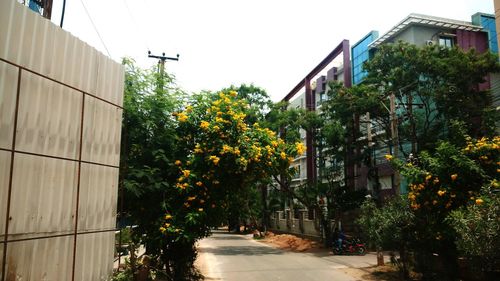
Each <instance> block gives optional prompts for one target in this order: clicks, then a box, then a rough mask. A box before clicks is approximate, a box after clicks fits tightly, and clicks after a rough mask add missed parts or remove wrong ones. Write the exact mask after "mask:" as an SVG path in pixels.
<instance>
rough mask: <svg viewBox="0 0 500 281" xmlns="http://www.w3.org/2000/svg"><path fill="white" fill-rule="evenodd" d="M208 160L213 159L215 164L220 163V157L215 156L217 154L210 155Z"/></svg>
mask: <svg viewBox="0 0 500 281" xmlns="http://www.w3.org/2000/svg"><path fill="white" fill-rule="evenodd" d="M208 160H209V161H212V162H213V163H214V165H218V164H219V161H220V158H219V157H217V156H215V155H210V157H208Z"/></svg>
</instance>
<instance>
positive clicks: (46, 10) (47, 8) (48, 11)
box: [42, 0, 66, 20]
mask: <svg viewBox="0 0 500 281" xmlns="http://www.w3.org/2000/svg"><path fill="white" fill-rule="evenodd" d="M52 1H53V0H44V1H43V2H42V3H43V15H42V16H43V17H44V18H46V19H49V20H50V18H51V17H52ZM65 2H66V1H65Z"/></svg>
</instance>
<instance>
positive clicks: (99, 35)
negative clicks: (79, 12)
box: [80, 0, 111, 58]
mask: <svg viewBox="0 0 500 281" xmlns="http://www.w3.org/2000/svg"><path fill="white" fill-rule="evenodd" d="M80 3H82V6H83V9H84V10H85V13H87V16H88V17H89V20H90V22H91V23H92V26H93V27H94V30H95V32H96V33H97V36H98V37H99V40H101V44H102V45H103V46H104V49H106V52H107V53H108V56H109V57H110V58H111V54H110V53H109V50H108V47H107V46H106V44H104V40H103V39H102V37H101V34H100V33H99V31H98V30H97V27H96V25H95V23H94V21H93V20H92V17H91V16H90V13H89V11H88V10H87V7H86V6H85V4H84V3H83V0H80Z"/></svg>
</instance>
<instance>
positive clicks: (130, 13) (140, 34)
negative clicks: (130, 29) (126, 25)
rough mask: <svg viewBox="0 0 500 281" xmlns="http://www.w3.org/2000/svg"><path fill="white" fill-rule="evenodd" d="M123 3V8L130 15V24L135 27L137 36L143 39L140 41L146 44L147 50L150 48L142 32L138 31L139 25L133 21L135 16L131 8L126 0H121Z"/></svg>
mask: <svg viewBox="0 0 500 281" xmlns="http://www.w3.org/2000/svg"><path fill="white" fill-rule="evenodd" d="M123 3H124V4H125V8H126V9H127V12H128V15H129V16H130V19H131V20H132V24H133V25H134V28H135V30H136V32H137V34H139V36H140V37H142V41H143V42H142V43H144V45H145V46H146V49H147V50H150V49H149V44H148V41H147V39H146V37H144V34H143V33H142V32H140V26H139V24H137V22H136V21H135V18H134V16H133V15H132V10H130V7H129V5H128V3H127V0H123Z"/></svg>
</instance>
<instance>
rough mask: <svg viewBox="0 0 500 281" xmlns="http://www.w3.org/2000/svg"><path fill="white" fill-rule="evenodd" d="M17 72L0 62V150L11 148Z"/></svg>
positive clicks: (14, 68) (12, 67) (10, 66)
mask: <svg viewBox="0 0 500 281" xmlns="http://www.w3.org/2000/svg"><path fill="white" fill-rule="evenodd" d="M18 72H19V70H18V69H17V68H16V67H14V66H12V65H9V64H7V63H5V62H2V61H0V148H5V149H11V148H12V135H13V133H14V111H15V108H16V93H17V77H18Z"/></svg>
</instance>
